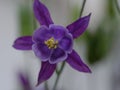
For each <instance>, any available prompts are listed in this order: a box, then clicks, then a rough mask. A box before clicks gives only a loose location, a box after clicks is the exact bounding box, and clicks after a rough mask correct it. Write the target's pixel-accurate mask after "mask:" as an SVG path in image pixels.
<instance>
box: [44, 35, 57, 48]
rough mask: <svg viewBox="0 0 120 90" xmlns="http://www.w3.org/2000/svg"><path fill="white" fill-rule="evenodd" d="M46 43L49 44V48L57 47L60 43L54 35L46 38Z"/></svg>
mask: <svg viewBox="0 0 120 90" xmlns="http://www.w3.org/2000/svg"><path fill="white" fill-rule="evenodd" d="M44 43H45V45H47V47H48V48H49V49H55V48H57V45H58V41H55V39H54V38H53V37H51V38H50V39H48V40H46V41H45V42H44Z"/></svg>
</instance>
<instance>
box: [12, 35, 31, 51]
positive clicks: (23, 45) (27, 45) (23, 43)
mask: <svg viewBox="0 0 120 90" xmlns="http://www.w3.org/2000/svg"><path fill="white" fill-rule="evenodd" d="M32 45H33V41H32V36H23V37H19V38H17V39H16V40H15V42H14V44H13V47H14V48H15V49H19V50H32Z"/></svg>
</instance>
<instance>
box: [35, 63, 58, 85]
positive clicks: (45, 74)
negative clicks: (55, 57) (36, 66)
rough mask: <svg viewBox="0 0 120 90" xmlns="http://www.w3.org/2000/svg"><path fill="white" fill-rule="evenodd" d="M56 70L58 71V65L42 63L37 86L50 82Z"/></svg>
mask: <svg viewBox="0 0 120 90" xmlns="http://www.w3.org/2000/svg"><path fill="white" fill-rule="evenodd" d="M55 69H56V64H50V63H49V62H42V65H41V70H40V72H39V76H38V83H37V85H39V84H41V83H42V82H44V81H46V80H48V79H49V78H50V77H51V76H52V75H53V73H54V71H55Z"/></svg>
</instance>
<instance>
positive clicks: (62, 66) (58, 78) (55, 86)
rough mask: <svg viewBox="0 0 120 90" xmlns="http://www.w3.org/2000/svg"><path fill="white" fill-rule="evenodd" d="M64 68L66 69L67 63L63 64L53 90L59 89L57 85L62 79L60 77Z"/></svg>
mask: <svg viewBox="0 0 120 90" xmlns="http://www.w3.org/2000/svg"><path fill="white" fill-rule="evenodd" d="M64 67H65V61H64V62H63V63H62V65H61V68H60V70H59V71H58V72H57V78H56V80H55V83H54V86H53V90H56V88H57V85H58V82H59V79H60V76H61V74H62V72H63V69H64Z"/></svg>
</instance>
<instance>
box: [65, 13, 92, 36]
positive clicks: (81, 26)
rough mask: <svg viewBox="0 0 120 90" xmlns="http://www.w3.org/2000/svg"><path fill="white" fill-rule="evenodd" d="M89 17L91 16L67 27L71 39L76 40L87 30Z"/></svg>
mask: <svg viewBox="0 0 120 90" xmlns="http://www.w3.org/2000/svg"><path fill="white" fill-rule="evenodd" d="M90 16H91V14H89V15H88V16H85V17H82V18H80V19H78V20H77V21H75V22H73V23H72V24H70V25H68V26H67V29H68V30H69V32H70V33H71V34H72V35H73V38H78V37H79V36H80V35H81V34H82V33H83V32H84V31H85V30H86V29H87V27H88V24H89V21H90Z"/></svg>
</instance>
